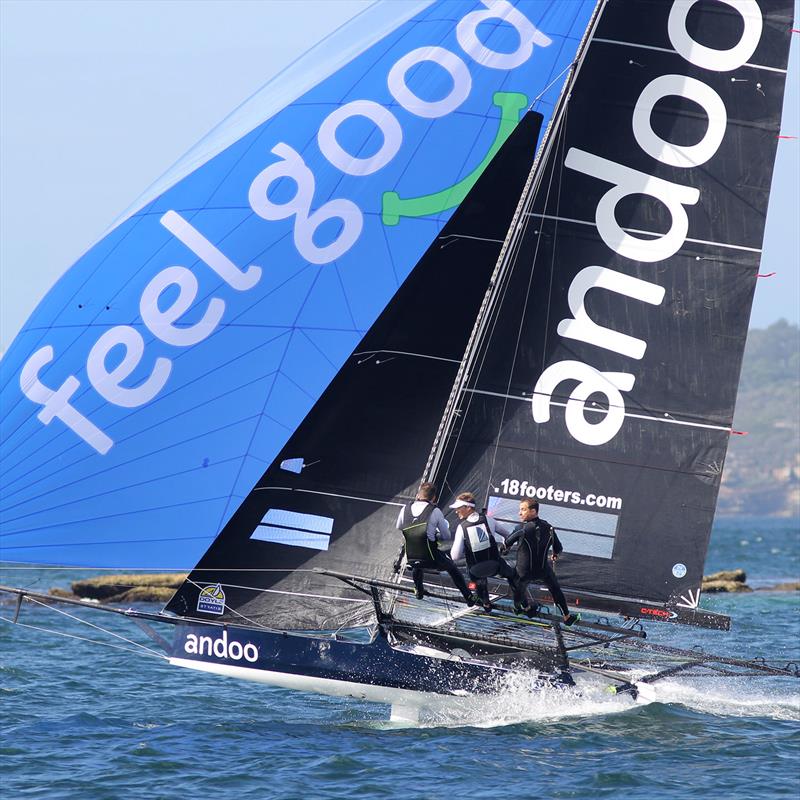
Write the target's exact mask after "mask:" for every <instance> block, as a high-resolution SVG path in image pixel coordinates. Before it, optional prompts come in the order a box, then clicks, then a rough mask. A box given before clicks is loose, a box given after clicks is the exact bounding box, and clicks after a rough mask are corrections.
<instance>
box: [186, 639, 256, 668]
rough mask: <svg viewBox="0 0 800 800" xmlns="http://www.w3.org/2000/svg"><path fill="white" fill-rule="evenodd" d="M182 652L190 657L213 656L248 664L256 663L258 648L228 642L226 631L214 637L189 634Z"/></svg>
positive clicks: (250, 644) (251, 644) (247, 644)
mask: <svg viewBox="0 0 800 800" xmlns="http://www.w3.org/2000/svg"><path fill="white" fill-rule="evenodd" d="M183 650H184V652H185V653H188V654H189V655H192V656H214V657H216V658H221V659H224V660H226V661H247V662H249V663H250V664H255V662H256V661H258V647H256V645H254V644H253V643H252V642H247V643H245V644H242V643H241V642H239V641H237V640H236V639H231V640H228V631H222V636H215V637H211V636H197V635H195V634H194V633H190V634H188V635H187V636H186V641H185V642H184V643H183Z"/></svg>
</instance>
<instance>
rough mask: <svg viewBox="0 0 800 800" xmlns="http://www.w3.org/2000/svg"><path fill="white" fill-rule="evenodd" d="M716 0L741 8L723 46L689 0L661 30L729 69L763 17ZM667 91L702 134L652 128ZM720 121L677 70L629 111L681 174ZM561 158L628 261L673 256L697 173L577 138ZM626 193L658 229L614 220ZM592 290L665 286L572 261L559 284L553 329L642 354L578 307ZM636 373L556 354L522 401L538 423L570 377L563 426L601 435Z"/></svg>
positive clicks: (609, 434)
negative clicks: (635, 161) (669, 173)
mask: <svg viewBox="0 0 800 800" xmlns="http://www.w3.org/2000/svg"><path fill="white" fill-rule="evenodd" d="M723 2H725V3H726V4H727V5H729V6H731V8H733V9H734V10H735V11H736V12H737V13H738V14H739V15H740V17H741V27H740V34H739V37H738V41H736V42H735V44H734V46H732V47H731V48H729V49H724V50H720V49H716V48H713V47H706V46H705V45H702V44H700V43H699V42H697V41H695V39H693V38H692V35H691V33H690V32H689V28H688V27H687V17H688V15H689V12H690V9H691V8H692V7H693V6H694V2H675V3H674V4H673V5H672V7H671V8H670V12H669V18H668V20H667V30H666V34H667V36H668V39H669V41H670V43H671V45H672V47H673V48H674V50H675V51H676V52H677V53H678V54H679V55H680V56H682V57H683V59H684V60H685V61H686V62H688V64H691V65H692V66H694V67H697V68H699V69H701V70H709V71H711V72H712V73H719V72H730V71H731V70H735V69H738V68H739V67H741V66H742V65H744V64H746V63H747V61H748V59H749V58H750V57H751V56H752V55H753V53H754V52H755V49H756V47H757V46H758V43H759V40H760V38H761V31H762V27H763V19H762V16H761V10H760V9H759V7H758V4H757V3H756V2H755V1H754V0H741V1H740V0H723ZM670 96H677V97H681V98H685V99H687V100H690V101H691V102H692V103H693V104H695V105H697V106H699V107H700V109H702V114H703V115H704V116H705V118H706V120H707V128H706V132H705V135H704V136H703V138H702V139H701V140H700V141H699V142H697V143H696V144H680V143H676V142H672V141H669V140H668V139H665V138H663V136H662V135H661V133H659V132H656V130H654V129H653V127H652V123H651V116H652V112H653V109H654V108H655V107H656V105H657V103H659V102H660V101H661V99H662V98H664V97H670ZM727 124H728V117H727V109H726V107H725V103H724V101H723V100H722V98H721V97H720V96H719V94H717V92H716V91H715V90H714V89H712V88H711V87H710V86H709V85H708V84H706V83H704V82H703V81H701V80H698V79H697V78H693V77H690V76H688V75H680V74H676V75H659V76H656V77H654V78H653V80H651V81H650V83H648V84H647V86H645V87H644V89H643V90H642V92H641V94H640V95H639V97H638V98H637V100H636V102H635V103H634V106H633V110H632V114H631V126H632V128H633V134H634V137H635V139H636V142H637V144H638V146H639V147H640V148H641V150H642V151H643V152H645V153H646V154H647V155H649V156H651V157H652V158H653V159H655V160H656V161H659V162H660V163H661V164H665V165H667V166H670V167H677V168H678V169H683V170H687V173H688V174H692V171H693V170H696V169H697V168H698V167H701V166H702V165H703V164H705V163H706V162H708V161H709V160H710V159H711V158H712V157H713V156H714V155H715V154H716V152H717V150H718V149H719V146H720V144H721V143H722V141H723V138H724V136H725V131H726V129H727ZM564 166H565V167H566V168H567V169H569V170H575V171H577V172H580V173H582V174H584V175H587V176H589V177H591V178H593V179H595V180H597V181H600V182H602V183H603V184H605V185H606V186H607V187H608V188H607V190H606V192H605V193H604V194H603V195H602V197H601V198H600V200H599V201H598V203H597V207H596V209H595V225H596V228H597V232H598V234H599V235H600V238H601V239H602V240H603V242H604V243H605V245H606V246H607V247H608V248H609V250H611V251H612V252H613V253H615V254H617V255H618V256H621V257H622V258H626V259H630V260H631V261H633V262H638V263H644V264H657V263H658V262H661V261H664V260H665V259H668V258H670V257H672V256H673V255H675V253H677V252H678V251H679V250H680V249H681V248H682V247H683V244H684V242H685V241H686V237H687V235H688V233H689V217H688V214H687V208H688V207H690V206H694V205H696V204H697V203H698V201H699V200H700V190H699V189H697V188H695V186H693V185H691V184H693V183H696V182H697V178H696V177H690V178H687V181H686V183H676V182H674V181H669V180H664V179H663V178H658V177H656V176H655V175H650V174H647V173H644V172H640V171H639V170H636V169H632V168H631V167H628V166H625V165H624V164H618V163H616V162H614V161H610V160H609V159H606V158H603V157H601V156H599V155H596V154H595V153H589V152H586V151H584V150H581V149H579V148H577V147H571V148H570V149H569V151H568V152H567V154H566V157H565V159H564ZM687 184H688V185H687ZM635 195H646V196H648V197H650V198H652V199H653V200H657V201H659V203H660V204H661V206H662V207H663V208H664V209H665V210H666V211H667V212H668V230H666V232H664V233H658V232H656V231H653V234H652V235H650V234H648V235H647V236H646V237H639V236H634V235H633V234H631V233H628V232H627V231H626V230H624V229H623V228H622V227H621V225H620V224H619V222H618V220H617V213H616V212H617V207H618V206H619V203H620V202H621V201H623V200H624V199H625V198H627V197H630V196H635ZM706 213H708V212H706ZM659 269H660V270H663V269H664V268H663V267H662V268H659ZM659 269H656V270H654V271H653V274H658V271H659ZM597 290H602V291H604V292H612V293H614V294H618V295H623V296H625V297H627V298H630V299H632V300H636V301H639V302H641V303H648V304H649V305H652V306H659V305H660V304H661V303H662V302H663V300H664V294H665V290H664V288H663V287H662V286H658V285H657V284H655V283H653V282H651V281H647V280H642V279H640V278H634V277H632V276H630V275H626V274H624V273H622V272H619V271H617V270H615V269H611V268H610V267H602V266H586V267H584V268H583V269H581V270H579V271H578V273H577V274H576V275H575V277H574V278H573V280H572V282H571V284H570V286H569V289H568V290H567V302H568V305H569V309H570V312H571V313H572V317H567V318H566V319H562V320H561V321H560V322H559V323H558V327H557V331H558V334H559V336H561V337H563V338H564V339H573V340H578V341H580V342H585V343H586V344H591V345H594V346H596V347H600V348H603V349H605V350H609V351H611V352H614V353H618V354H619V355H621V356H624V357H626V358H628V359H634V362H633V363H634V365H635V361H636V360H641V359H642V357H643V356H644V353H645V350H646V349H647V342H646V341H645V340H644V339H641V338H638V337H636V336H633V335H631V334H629V333H623V332H621V331H616V330H612V329H611V328H608V327H605V326H604V325H603V324H601V323H598V322H596V321H595V320H594V319H592V318H591V316H590V314H589V311H587V303H586V295H587V294H588V293H589V292H590V291H597ZM589 307H591V306H589ZM635 380H636V376H635V375H634V374H633V373H632V372H601V371H599V370H597V369H596V368H595V367H593V366H592V365H590V364H585V363H583V362H582V361H576V360H566V361H558V362H556V363H554V364H551V365H550V366H549V367H547V369H545V370H544V372H542V373H541V375H540V376H539V379H538V380H537V382H536V385H535V387H534V390H533V397H532V403H531V411H532V414H533V419H534V421H535V422H536V423H538V424H542V423H545V422H548V421H549V419H550V403H551V399H552V395H553V393H554V392H555V390H556V388H557V387H558V386H559V385H560V384H561V383H563V382H564V381H572V382H576V383H577V385H576V386H575V388H574V389H572V391H571V393H570V395H569V399H568V401H567V404H566V409H565V414H564V420H565V424H566V427H567V430H568V431H569V433H570V435H571V436H572V437H573V438H574V439H575V440H577V441H579V442H581V443H583V444H586V445H590V446H598V445H603V444H606V443H607V442H609V441H611V439H613V438H614V437H615V436H616V435H617V433H618V432H619V431H620V429H621V428H622V424H623V422H624V421H625V415H626V410H625V398H624V396H623V392H630V391H631V390H632V389H633V386H634V383H635ZM596 395H602V396H603V397H604V403H603V405H604V406H605V407H606V408H607V410H606V411H605V412H603V413H602V418H601V419H600V420H599V421H594V420H590V419H587V414H596V413H598V409H597V404H596V403H593V402H591V400H590V398H592V397H595V399H596Z"/></svg>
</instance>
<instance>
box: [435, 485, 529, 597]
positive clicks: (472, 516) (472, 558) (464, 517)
mask: <svg viewBox="0 0 800 800" xmlns="http://www.w3.org/2000/svg"><path fill="white" fill-rule="evenodd" d="M450 508H452V509H454V510H455V512H456V514H457V515H458V518H459V519H460V520H461V522H460V524H459V526H458V528H457V529H456V535H455V538H454V539H453V546H452V548H451V549H450V557H451V558H452V559H453V561H458V559H459V558H461V552H462V549H463V550H464V554H465V557H466V559H467V569H468V570H469V574H470V577H471V578H473V580H474V581H475V584H476V586H477V593H478V597H479V598H480V600H481V603H482V604H483V608H484V610H485V611H487V612H488V611H491V610H492V604H491V601H490V600H489V586H488V584H487V582H486V579H487V578H490V577H492V576H493V575H501V576H502V577H504V578H505V579H506V580H507V581H508V583H509V586H511V588H512V590H514V591H516V574H515V572H514V570H513V568H512V567H511V566H510V565H509V564H508V563H507V562H506V561H505V560H504V559H502V558H501V557H500V549H499V546H500V545H503V544H504V539H503V536H502V535H501V534H500V533H498V532H497V528H496V525H495V521H494V520H493V519H491V518H490V517H487V516H486V514H484V513H483V512H480V513H479V512H477V511H476V510H475V495H473V494H472V493H471V492H462V493H461V494H460V495H459V496H458V497H457V498H456V502H455V503H453V504H452V505H451V506H450Z"/></svg>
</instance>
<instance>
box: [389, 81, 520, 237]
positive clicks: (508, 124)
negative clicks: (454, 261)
mask: <svg viewBox="0 0 800 800" xmlns="http://www.w3.org/2000/svg"><path fill="white" fill-rule="evenodd" d="M492 102H493V103H494V105H496V106H497V107H498V108H499V109H500V124H499V125H498V127H497V134H496V135H495V137H494V142H492V146H491V147H490V148H489V151H488V152H487V153H486V155H485V156H484V158H483V161H481V163H480V164H478V166H477V167H475V169H474V170H472V172H470V174H469V175H467V176H466V177H465V178H462V179H461V180H460V181H459V182H458V183H456V184H453V186H449V187H448V188H447V189H442V190H441V191H439V192H435V193H434V194H426V195H423V196H422V197H408V198H402V197H400V195H399V194H397V192H384V193H383V207H382V214H381V220H382V221H383V224H384V225H387V226H390V225H397V223H398V222H400V218H401V217H427V216H432V215H434V214H438V213H440V212H442V211H447V210H448V209H450V208H455V207H456V206H457V205H458V204H459V203H460V202H461V201H462V200H463V199H464V198H465V197H466V196H467V193H468V192H469V190H470V189H471V188H472V187H473V186H474V185H475V182H476V181H477V180H478V178H480V176H481V173H482V172H483V171H484V170H485V169H486V167H487V166H488V164H489V162H490V161H491V160H492V159H493V158H494V155H495V153H496V152H497V151H498V150H499V149H500V148H501V147H502V146H503V143H504V142H505V140H506V139H508V137H509V136H510V135H511V132H512V131H513V130H514V128H516V127H517V123H518V122H519V117H520V111H522V110H523V109H525V108H527V107H528V98H527V97H526V96H525V95H524V94H520V93H519V92H495V93H494V96H493V97H492Z"/></svg>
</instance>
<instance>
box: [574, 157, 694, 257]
mask: <svg viewBox="0 0 800 800" xmlns="http://www.w3.org/2000/svg"><path fill="white" fill-rule="evenodd" d="M564 164H565V165H566V166H567V167H569V168H570V169H574V170H577V171H578V172H582V173H584V174H585V175H591V176H592V177H594V178H599V179H600V180H601V181H606V182H607V183H611V184H613V187H612V188H611V189H609V190H608V191H607V192H606V193H605V194H604V195H603V196H602V197H601V198H600V202H599V203H598V204H597V210H596V211H595V221H596V223H597V231H598V233H599V234H600V236H601V237H602V239H603V241H604V242H605V243H606V244H607V245H608V246H609V247H610V248H611V249H612V250H613V251H614V252H615V253H619V254H620V255H621V256H625V258H630V259H631V260H633V261H645V262H647V263H652V262H654V261H663V260H664V259H665V258H669V257H670V256H672V255H675V253H677V252H678V250H680V249H681V246H682V245H683V243H684V241H686V235H687V233H688V232H689V217H688V216H687V214H686V209H684V207H683V206H684V205H694V204H695V203H697V201H698V200H699V199H700V191H699V190H698V189H693V188H692V187H690V186H681V185H680V184H678V183H672V182H671V181H665V180H663V179H662V178H655V177H653V176H652V175H647V174H646V173H644V172H639V170H636V169H631V168H630V167H624V166H623V165H622V164H617V163H616V162H615V161H609V160H608V159H607V158H602V157H601V156H596V155H593V154H592V153H587V152H585V151H584V150H579V149H578V148H577V147H571V148H570V149H569V152H568V153H567V158H566V160H565V161H564ZM631 194H646V195H649V196H650V197H653V198H655V199H657V200H660V201H661V202H662V203H663V204H664V205H665V206H666V207H667V209H668V210H669V213H670V215H671V217H672V222H671V225H670V229H669V230H668V231H667V232H666V233H663V234H661V235H660V236H658V237H656V238H655V239H640V238H639V237H638V236H632V235H631V234H629V233H626V232H625V231H624V230H622V228H621V227H620V225H619V223H618V222H617V218H616V216H615V211H616V208H617V203H619V201H620V200H622V198H623V197H627V196H628V195H631Z"/></svg>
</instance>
